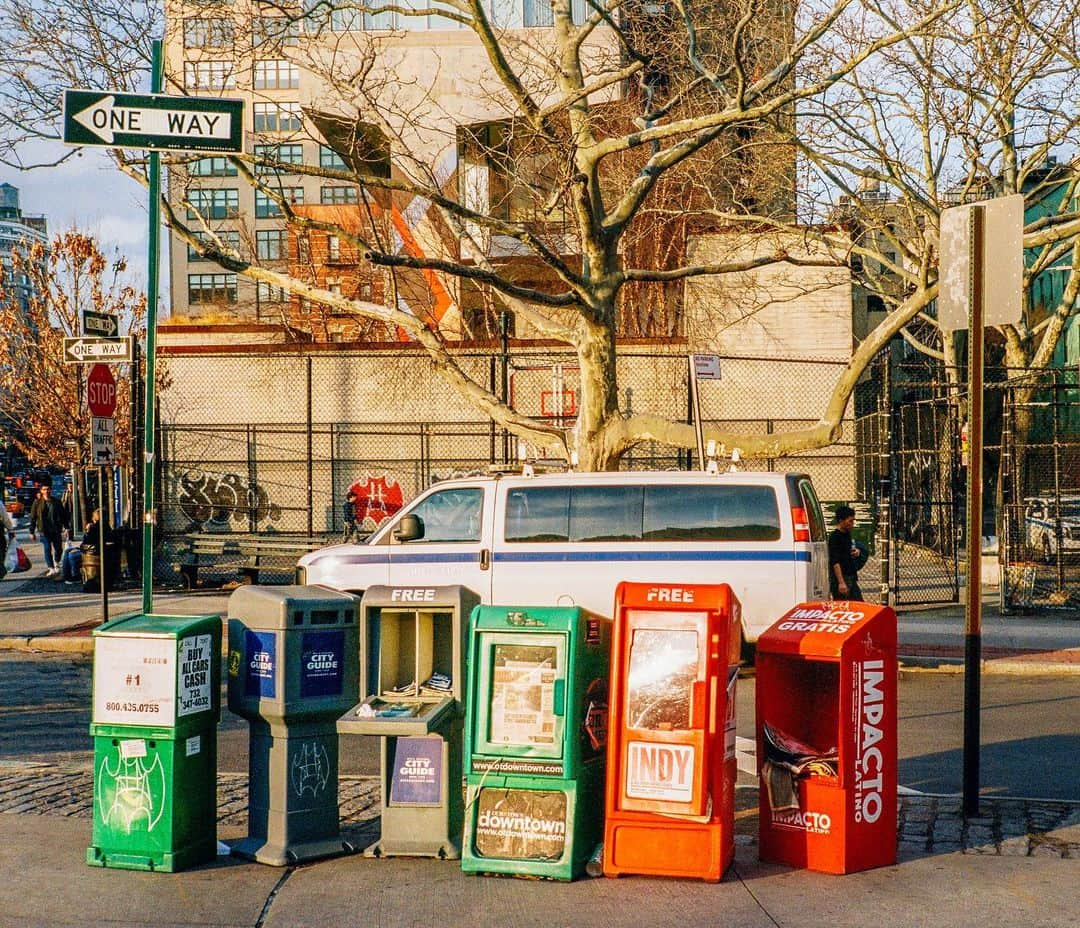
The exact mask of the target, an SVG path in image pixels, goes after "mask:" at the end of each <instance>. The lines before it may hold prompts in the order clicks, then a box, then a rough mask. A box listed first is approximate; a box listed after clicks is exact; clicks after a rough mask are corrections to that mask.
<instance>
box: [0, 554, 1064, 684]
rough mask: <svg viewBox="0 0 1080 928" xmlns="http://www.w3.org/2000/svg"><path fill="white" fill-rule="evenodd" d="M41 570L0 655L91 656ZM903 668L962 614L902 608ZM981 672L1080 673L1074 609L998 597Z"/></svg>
mask: <svg viewBox="0 0 1080 928" xmlns="http://www.w3.org/2000/svg"><path fill="white" fill-rule="evenodd" d="M43 574H44V570H43V569H41V568H34V569H33V570H31V571H30V572H29V574H9V575H8V576H7V577H5V578H4V579H3V580H2V581H0V650H2V649H12V648H17V649H23V650H37V651H78V652H90V651H92V650H93V639H92V638H91V636H90V635H91V631H92V630H93V629H94V628H95V627H96V626H97V625H100V624H101V621H102V612H101V594H100V593H83V592H81V588H80V587H78V586H74V585H67V584H64V583H63V582H60V581H57V580H54V579H50V578H46V577H44V576H43ZM229 595H230V594H229V591H227V590H222V589H207V590H199V591H195V592H191V591H173V592H160V593H157V592H155V594H154V611H155V612H157V613H161V614H163V615H208V614H210V613H219V614H220V615H222V616H225V615H226V614H227V613H228V602H229ZM141 609H142V591H141V590H139V589H133V590H126V591H123V592H114V593H110V594H109V615H110V616H111V617H113V618H115V617H116V616H119V615H124V614H125V613H130V612H138V611H141ZM897 614H898V621H899V635H900V649H899V656H900V659H901V663H902V664H903V665H904V666H905V667H908V668H923V669H933V670H937V671H941V672H957V671H960V670H962V669H963V660H964V607H963V606H962V605H957V604H955V603H949V604H946V605H942V606H901V607H899V608H898V610H897ZM982 652H983V653H982V656H983V664H982V672H983V673H1014V674H1047V673H1076V674H1080V610H1078V609H1062V610H1057V611H1054V612H1052V613H1046V614H1043V615H1039V616H1020V615H1002V614H1001V611H1000V609H999V607H998V604H997V599H996V596H986V597H984V602H983V641H982Z"/></svg>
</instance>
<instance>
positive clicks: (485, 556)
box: [480, 548, 491, 570]
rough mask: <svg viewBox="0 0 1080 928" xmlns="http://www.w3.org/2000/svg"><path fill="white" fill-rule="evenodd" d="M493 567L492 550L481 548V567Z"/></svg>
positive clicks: (483, 568)
mask: <svg viewBox="0 0 1080 928" xmlns="http://www.w3.org/2000/svg"><path fill="white" fill-rule="evenodd" d="M489 567H491V552H490V551H489V550H488V549H487V548H481V549H480V569H481V570H487V569H488V568H489Z"/></svg>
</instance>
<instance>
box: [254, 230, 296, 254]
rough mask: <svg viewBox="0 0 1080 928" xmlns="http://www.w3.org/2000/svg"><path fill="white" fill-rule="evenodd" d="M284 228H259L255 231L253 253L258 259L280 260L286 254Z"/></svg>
mask: <svg viewBox="0 0 1080 928" xmlns="http://www.w3.org/2000/svg"><path fill="white" fill-rule="evenodd" d="M286 241H287V238H286V232H285V230H284V229H259V230H258V231H257V232H256V233H255V254H256V255H257V256H258V258H259V260H260V261H280V260H281V259H282V258H284V257H286V256H287V255H288V250H287V247H286V244H285V243H286Z"/></svg>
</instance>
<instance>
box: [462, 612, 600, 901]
mask: <svg viewBox="0 0 1080 928" xmlns="http://www.w3.org/2000/svg"><path fill="white" fill-rule="evenodd" d="M610 648H611V622H610V620H608V619H606V618H602V617H601V616H598V615H594V614H593V613H590V612H587V611H586V610H584V609H581V608H579V607H576V606H575V607H533V606H510V607H503V606H478V607H477V608H476V609H474V610H473V613H472V617H471V619H470V623H469V658H468V698H467V701H466V710H465V757H466V764H467V767H466V785H467V791H466V802H465V805H466V810H467V811H466V816H465V837H464V846H463V848H462V854H461V867H462V869H463V870H465V871H466V872H472V873H511V874H518V875H523V876H538V877H547V878H550V879H558V880H572V879H574V878H575V877H577V876H580V875H581V874H582V873H583V872H584V870H585V865H586V864H587V863H588V860H589V857H590V855H591V854H592V853H593V851H594V850H595V848H596V846H597V845H598V844H599V843H600V841H601V840H602V836H603V835H602V833H603V808H604V764H605V749H606V745H607V730H608V659H609V653H610Z"/></svg>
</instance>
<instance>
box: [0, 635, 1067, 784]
mask: <svg viewBox="0 0 1080 928" xmlns="http://www.w3.org/2000/svg"><path fill="white" fill-rule="evenodd" d="M0 681H2V685H0V764H2V763H3V762H5V761H7V762H12V761H19V762H27V761H31V762H39V763H53V764H63V765H75V766H80V767H87V768H88V767H89V766H90V765H91V761H92V758H93V742H92V739H91V738H90V735H89V726H90V688H91V661H90V659H89V657H87V656H84V655H62V654H28V653H23V652H17V651H6V652H0ZM738 692H739V695H738V709H737V711H738V720H739V721H738V733H739V735H740V736H742V737H744V738H753V737H754V680H753V678H752V677H750V678H747V679H743V680H740V681H739V691H738ZM899 696H900V723H899V727H900V757H901V760H900V783H901V785H902V786H905V787H908V788H910V789H915V790H919V791H921V792H928V793H958V792H959V791H960V789H961V770H962V747H961V746H962V744H963V714H962V712H963V677H962V675H960V674H957V673H928V672H918V671H913V672H907V671H905V672H903V673H902V674H901V678H900V686H899ZM224 702H225V696H224V692H223V694H222V703H223V704H224ZM982 706H983V713H982V744H983V746H982V764H981V784H982V789H983V791H984V792H985V793H988V794H993V795H999V796H1003V795H1011V796H1024V797H1029V798H1042V799H1073V800H1080V778H1078V777H1077V776H1076V758H1077V757H1080V678H1078V677H1076V676H1064V675H1063V676H1056V677H1054V676H1047V677H1028V676H1006V675H994V676H984V677H983V690H982ZM247 737H248V735H247V723H246V722H245V721H243V720H242V719H240V718H238V717H237V716H235V715H233V714H232V713H231V712H229V711H228V710H227V709H224V710H223V711H222V722H221V727H220V729H219V736H218V754H219V763H218V766H219V769H220V770H221V771H222V772H240V773H243V772H246V770H247ZM378 769H379V759H378V743H377V739H375V738H359V737H352V736H349V737H343V738H342V740H341V772H342V773H344V774H371V775H373V774H377V773H378Z"/></svg>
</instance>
